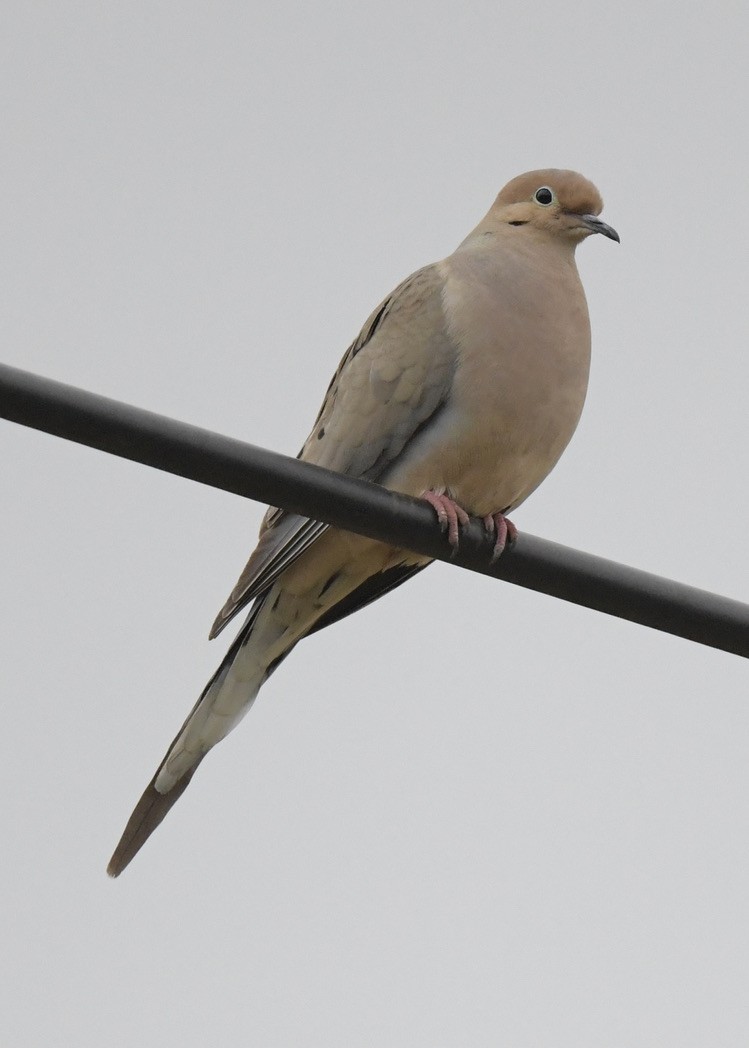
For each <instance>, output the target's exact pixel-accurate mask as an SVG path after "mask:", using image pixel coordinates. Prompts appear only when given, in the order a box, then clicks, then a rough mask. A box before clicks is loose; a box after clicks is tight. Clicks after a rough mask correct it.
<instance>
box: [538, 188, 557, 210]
mask: <svg viewBox="0 0 749 1048" xmlns="http://www.w3.org/2000/svg"><path fill="white" fill-rule="evenodd" d="M533 199H534V200H535V201H536V203H537V204H543V206H544V207H548V206H549V204H551V203H552V201H553V200H554V194H553V193H552V191H551V190H550V189H549V187H548V186H541V188H540V189H537V190H536V192H535V193H534V194H533Z"/></svg>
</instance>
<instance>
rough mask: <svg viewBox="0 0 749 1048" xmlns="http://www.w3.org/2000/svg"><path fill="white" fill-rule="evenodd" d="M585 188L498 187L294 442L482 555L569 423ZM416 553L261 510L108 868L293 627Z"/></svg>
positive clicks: (382, 316) (296, 634)
mask: <svg viewBox="0 0 749 1048" xmlns="http://www.w3.org/2000/svg"><path fill="white" fill-rule="evenodd" d="M602 206H603V202H602V200H601V197H600V194H599V193H598V190H597V189H596V188H595V186H593V185H592V184H591V183H590V182H589V181H587V179H585V178H583V177H582V176H581V175H579V174H576V173H575V172H573V171H559V170H542V171H531V172H529V173H527V174H524V175H520V176H518V177H517V178H515V179H513V180H512V181H511V182H509V183H508V185H506V186H505V187H504V189H503V190H502V191H501V192H500V194H499V196H498V197H497V199H496V200H495V202H494V204H493V205H492V207H491V208H490V209H489V212H488V214H487V215H486V217H485V218H484V219H482V221H481V222H480V223H479V224H478V226H476V228H475V229H474V230H473V232H472V233H470V234H469V235H468V236H467V237H466V239H465V240H464V241H463V242H462V244H460V246H459V247H458V248H457V250H456V251H454V252H453V254H452V255H450V256H449V257H448V258H446V259H444V260H443V261H442V262H437V263H435V264H434V265H430V266H426V267H425V268H424V269H419V270H417V272H416V273H414V274H413V275H412V276H410V277H408V278H407V279H406V280H404V281H403V283H402V284H400V285H399V286H398V287H397V288H396V289H395V291H393V293H392V294H391V295H389V296H388V297H387V298H386V299H385V300H384V301H383V302H382V303H381V304H380V305H379V306H378V307H377V309H375V311H374V312H373V313H372V315H371V316H370V317H369V319H368V320H367V322H366V323H365V325H364V327H363V328H362V330H361V332H360V334H359V336H358V337H357V339H356V340H355V341H354V342H353V343H352V345H351V346H350V347H349V349H348V350H347V352H346V353H345V355H344V357H343V359H342V361H341V363H340V365H339V367H338V370H337V371H336V373H335V375H334V376H333V380H332V382H331V383H330V386H329V387H328V391H327V394H326V396H325V399H324V401H323V405H322V408H321V409H320V413H319V415H318V416H317V420H316V421H315V424H314V426H313V428H312V432H311V433H310V435H309V437H308V438H307V442H306V443H305V445H304V447H303V448H302V451H301V452H300V457H301V458H302V459H303V460H304V461H306V462H313V463H316V464H317V465H319V466H325V467H327V468H328V469H332V470H337V471H339V472H341V473H346V474H348V475H349V476H354V477H363V478H366V479H369V480H371V481H375V482H377V483H378V484H382V485H384V486H385V487H387V488H390V489H391V490H393V491H399V492H403V493H405V494H408V495H414V496H422V497H424V498H426V499H427V500H428V501H429V502H430V503H431V505H432V506H434V508H435V510H436V512H437V516H438V518H439V521H440V524H441V525H443V526H444V527H446V528H447V530H448V533H449V538H450V541H451V542H452V543H453V544H454V545H455V544H456V543H457V541H458V529H459V525H460V524H462V523H463V522H465V521H466V520H467V514H469V513H470V514H472V515H475V516H478V517H482V518H484V521H485V525H486V527H487V529H488V530H489V531H492V532H493V534H494V536H495V553H496V554H498V553H499V552H501V548H502V546H503V545H504V542H505V540H506V538H507V537H508V535H509V536H510V537H512V536H513V534H514V528H513V527H512V525H510V524H509V522H507V521H506V520H505V517H504V514H506V513H508V512H509V511H510V510H512V509H514V508H515V507H516V506H519V505H520V503H521V502H523V501H524V499H526V498H527V497H528V496H529V495H530V494H531V492H532V491H533V490H534V489H535V488H536V487H537V486H538V485H539V484H540V483H541V481H542V480H543V479H544V477H546V475H547V474H548V473H549V471H550V470H551V469H552V468H553V466H554V465H555V463H556V462H557V460H558V459H559V456H560V455H561V454H562V451H563V450H564V448H565V447H566V445H567V443H568V442H569V440H570V438H571V437H572V434H573V432H574V430H575V427H576V426H577V422H578V419H579V417H580V412H581V410H582V406H583V401H584V399H585V393H586V389H587V383H588V368H589V360H590V324H589V320H588V310H587V306H586V302H585V295H584V292H583V288H582V284H581V283H580V278H579V276H578V272H577V268H576V266H575V248H576V247H577V245H578V244H579V243H580V242H581V241H582V240H584V239H585V238H586V237H588V236H590V235H591V234H592V233H603V235H604V236H606V237H609V238H610V239H612V240H617V241H618V239H619V237H618V235H617V233H616V232H615V230H613V229H612V228H611V227H610V226H608V225H606V224H605V223H604V222H602V221H601V219H600V218H599V217H598V215H599V214H600V212H601V209H602ZM428 563H429V560H428V559H427V558H425V557H423V556H419V555H416V554H413V553H410V552H408V551H406V550H403V549H395V548H393V547H391V546H387V545H384V544H382V543H379V542H375V541H373V540H371V539H366V538H363V537H360V536H358V535H354V534H351V533H348V532H345V531H340V530H337V529H335V528H332V527H329V526H328V525H325V524H321V523H319V522H317V521H313V520H308V519H306V518H304V517H300V516H298V515H296V514H293V513H287V512H285V511H283V510H278V509H270V510H269V511H268V513H267V514H266V516H265V518H264V520H263V524H262V527H261V531H260V540H259V542H258V545H257V548H256V549H255V551H254V552H253V554H252V556H251V557H250V560H249V562H248V564H247V566H246V568H245V569H244V571H243V572H242V575H241V577H240V579H239V581H238V583H237V585H236V587H235V588H234V590H233V591H232V593H231V596H230V597H229V599H228V601H227V603H226V605H225V606H224V607H223V608H222V610H221V612H220V613H219V615H218V618H217V619H216V621H215V623H214V625H213V629H212V630H211V636H212V637H213V636H215V635H216V634H217V633H219V632H220V631H221V630H222V629H223V628H224V626H225V625H226V624H227V623H228V622H229V620H230V619H232V618H233V617H234V616H235V615H236V614H237V613H238V612H239V611H240V610H241V609H243V608H244V607H246V605H248V604H250V602H251V601H252V605H251V607H250V610H249V614H248V616H247V619H246V621H245V623H244V625H243V626H242V628H241V630H240V631H239V634H238V635H237V637H236V639H235V640H234V642H233V644H232V645H231V647H230V648H229V651H228V653H227V655H226V657H225V658H224V660H223V662H222V663H221V665H220V666H219V668H218V670H217V671H216V673H215V674H214V676H213V677H212V678H211V680H210V681H209V683H208V684H207V686H206V688H205V690H204V691H203V693H202V695H201V696H200V698H199V699H198V701H197V703H196V705H195V706H194V708H193V710H192V712H191V713H190V715H189V717H188V718H187V720H186V721H185V723H184V724H183V726H182V728H181V729H180V731H179V733H178V734H177V737H176V738H175V740H174V742H173V743H172V744H171V746H170V747H169V749H168V751H167V753H166V756H165V757H164V759H163V761H162V762H161V764H160V765H159V768H158V770H157V772H156V774H155V775H154V777H153V779H152V780H151V783H150V785H149V786H148V788H147V789H146V791H145V793H144V794H143V796H142V798H141V800H140V801H139V802H138V805H137V807H136V808H135V811H134V812H133V814H132V816H131V817H130V821H129V822H128V824H127V827H126V828H125V832H124V834H123V836H122V839H121V840H120V842H119V844H118V845H117V848H116V850H115V852H114V855H113V856H112V859H111V861H110V863H109V867H108V872H109V873H110V874H111V875H112V876H114V877H116V876H117V875H118V874H119V873H121V872H122V870H123V869H124V868H125V866H127V864H128V863H129V862H130V860H131V859H132V858H133V856H134V855H135V854H136V852H137V851H138V850H139V849H140V848H141V847H142V845H143V844H144V842H145V841H146V840H147V838H148V837H149V836H150V834H151V833H152V832H153V830H154V829H155V828H156V827H157V826H158V824H159V823H160V822H161V820H162V819H163V818H164V816H165V815H166V813H167V812H168V811H169V809H170V808H171V807H172V805H173V804H174V803H175V801H176V800H177V799H178V797H180V796H181V794H182V792H183V791H184V789H185V787H186V786H187V785H188V783H189V782H190V780H191V779H192V776H193V775H194V773H195V770H196V768H197V767H198V765H199V764H200V762H201V761H202V759H203V758H204V757H205V755H206V753H208V751H209V750H210V749H211V748H212V747H213V746H215V745H216V743H217V742H219V741H220V740H221V739H223V738H224V736H225V735H227V734H228V733H229V732H230V731H231V730H232V728H234V727H235V725H236V724H237V723H238V722H239V720H240V719H241V718H242V717H243V716H244V714H245V713H246V712H247V711H248V710H249V708H250V706H251V705H252V703H253V702H254V700H255V696H256V695H257V693H258V691H259V690H260V687H261V686H262V685H263V683H264V682H265V681H266V680H267V679H268V677H269V676H270V675H271V673H273V671H274V670H275V669H276V667H277V666H278V665H279V663H280V662H281V661H282V660H283V659H284V658H285V657H286V656H287V655H288V654H289V652H290V651H291V649H292V648H293V647H294V645H295V644H296V643H297V642H298V641H300V640H301V639H302V638H303V637H306V636H308V635H309V634H310V633H313V632H315V631H316V630H319V629H322V628H323V627H324V626H328V625H330V624H331V623H333V622H335V621H337V620H338V619H340V618H342V617H343V616H344V615H347V614H349V613H350V612H351V611H355V610H357V609H358V608H361V607H362V606H364V605H365V604H368V603H369V602H370V601H372V600H374V599H376V598H377V597H379V596H382V595H383V594H384V593H386V592H387V591H388V590H391V589H393V588H394V587H395V586H398V585H400V583H402V582H404V581H405V580H406V579H407V578H409V577H410V576H412V575H414V574H415V573H416V572H418V571H420V570H421V569H422V568H424V567H425V566H426V565H427V564H428Z"/></svg>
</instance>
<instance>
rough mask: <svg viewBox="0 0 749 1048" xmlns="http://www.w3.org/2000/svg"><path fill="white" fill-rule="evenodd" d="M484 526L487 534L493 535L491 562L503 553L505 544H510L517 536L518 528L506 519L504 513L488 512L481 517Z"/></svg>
mask: <svg viewBox="0 0 749 1048" xmlns="http://www.w3.org/2000/svg"><path fill="white" fill-rule="evenodd" d="M482 519H483V522H484V527H485V528H486V533H487V535H490V536H491V535H493V536H495V538H494V549H493V550H492V558H491V562H492V564H493V563H494V562H495V561H496V560H498V559H499V558H500V557H501V556H502V554H503V553H504V551H505V549H506V547H507V546H511V545H512V544H513V542H514V541H515V540H516V539H517V537H518V529H517V528H516V527H515V525H514V524H513V523H512V521H511V520H508V519H507V517H506V516H505V515H504V513H489V514H487V516H485V517H483V518H482Z"/></svg>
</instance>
